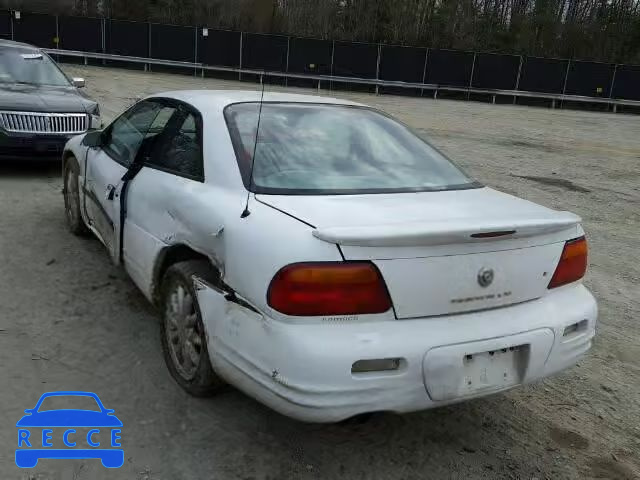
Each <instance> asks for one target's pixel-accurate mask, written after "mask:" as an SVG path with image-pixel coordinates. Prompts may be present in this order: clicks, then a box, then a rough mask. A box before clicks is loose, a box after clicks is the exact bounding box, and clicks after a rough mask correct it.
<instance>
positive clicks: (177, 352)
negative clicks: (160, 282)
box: [165, 284, 202, 380]
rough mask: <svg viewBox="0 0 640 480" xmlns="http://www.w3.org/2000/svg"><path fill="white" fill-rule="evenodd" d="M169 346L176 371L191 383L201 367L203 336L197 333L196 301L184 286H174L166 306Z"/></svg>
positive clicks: (166, 329) (166, 327)
mask: <svg viewBox="0 0 640 480" xmlns="http://www.w3.org/2000/svg"><path fill="white" fill-rule="evenodd" d="M165 308H166V311H165V319H166V322H167V325H166V326H165V332H166V335H167V336H168V337H169V338H167V344H168V345H169V350H170V352H171V358H172V359H173V361H174V363H175V365H176V369H177V370H178V372H179V373H180V375H181V376H182V377H183V378H184V379H185V380H191V379H192V378H193V376H194V375H195V373H196V370H197V368H198V365H199V364H200V355H201V354H202V332H199V331H198V330H199V329H198V322H197V314H196V309H195V306H194V303H193V297H192V296H191V294H190V293H189V292H188V291H187V289H186V288H185V286H184V285H181V284H174V288H173V290H172V292H171V293H170V294H169V297H168V302H167V305H166V306H165Z"/></svg>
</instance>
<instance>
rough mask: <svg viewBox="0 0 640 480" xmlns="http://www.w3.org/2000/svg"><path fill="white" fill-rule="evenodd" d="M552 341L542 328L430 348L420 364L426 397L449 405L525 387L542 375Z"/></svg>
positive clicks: (550, 336) (548, 331)
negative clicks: (456, 401)
mask: <svg viewBox="0 0 640 480" xmlns="http://www.w3.org/2000/svg"><path fill="white" fill-rule="evenodd" d="M554 337H555V335H554V332H553V331H552V330H551V329H547V328H542V329H538V330H531V331H528V332H523V333H519V334H515V335H510V336H504V337H499V338H492V339H487V340H479V341H475V342H468V343H464V342H463V343H456V344H451V345H442V346H438V347H433V348H431V349H430V350H428V351H427V352H426V354H425V356H424V358H423V360H422V373H423V379H424V386H425V389H426V393H427V394H428V395H429V398H431V400H433V401H436V402H444V401H447V402H449V401H454V400H458V399H464V398H472V397H477V396H481V395H485V394H489V393H495V392H499V391H501V390H506V389H508V388H511V387H513V386H516V385H519V384H523V383H528V382H530V381H532V380H534V379H536V378H538V377H540V376H541V375H542V374H543V372H544V365H545V361H546V359H547V358H548V356H549V352H550V350H551V347H552V345H553V341H554ZM503 350H506V352H505V351H503ZM490 352H493V355H491V353H490ZM496 352H498V353H496ZM469 356H471V358H469ZM505 373H506V377H505ZM469 381H471V384H469Z"/></svg>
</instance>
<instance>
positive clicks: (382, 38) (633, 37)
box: [4, 0, 640, 63]
mask: <svg viewBox="0 0 640 480" xmlns="http://www.w3.org/2000/svg"><path fill="white" fill-rule="evenodd" d="M4 1H5V3H6V2H7V1H9V2H12V3H13V4H16V3H20V4H23V8H24V9H25V10H26V9H28V4H29V3H30V2H29V0H4ZM31 1H35V0H31ZM66 1H67V2H71V3H72V5H71V6H69V5H68V4H67V3H65V0H51V1H50V2H49V4H50V5H51V6H52V7H51V8H57V9H58V10H60V9H63V10H71V13H75V14H80V15H96V16H106V17H112V18H118V19H128V20H142V21H152V22H159V23H173V24H184V25H206V26H208V27H212V28H216V27H218V28H226V29H234V30H243V31H257V32H266V33H280V34H287V35H294V36H308V37H316V38H324V39H335V40H351V41H364V42H381V43H389V44H398V45H415V46H427V47H433V48H454V49H463V50H476V51H490V52H503V53H515V54H526V55H536V56H546V57H563V58H579V59H592V60H600V61H607V62H620V63H640V0H133V1H132V0H66ZM56 2H57V3H56ZM58 13H60V12H58ZM64 13H69V12H68V11H66V12H64Z"/></svg>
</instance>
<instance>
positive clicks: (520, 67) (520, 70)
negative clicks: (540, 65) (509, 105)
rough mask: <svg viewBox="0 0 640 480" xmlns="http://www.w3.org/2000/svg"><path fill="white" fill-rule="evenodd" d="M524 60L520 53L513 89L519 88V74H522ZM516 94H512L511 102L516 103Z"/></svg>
mask: <svg viewBox="0 0 640 480" xmlns="http://www.w3.org/2000/svg"><path fill="white" fill-rule="evenodd" d="M523 62H524V58H523V56H522V55H520V66H519V67H518V76H517V77H516V86H515V88H514V90H520V75H521V74H522V63H523ZM517 98H518V97H517V96H516V95H514V96H513V104H514V105H515V104H516V100H517Z"/></svg>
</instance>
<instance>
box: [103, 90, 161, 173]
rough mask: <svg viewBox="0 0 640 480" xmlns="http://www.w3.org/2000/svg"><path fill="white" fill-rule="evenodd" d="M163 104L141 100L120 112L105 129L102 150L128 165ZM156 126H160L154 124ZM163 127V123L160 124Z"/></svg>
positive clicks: (134, 156)
mask: <svg viewBox="0 0 640 480" xmlns="http://www.w3.org/2000/svg"><path fill="white" fill-rule="evenodd" d="M162 109H163V105H162V104H160V103H158V102H154V101H151V100H143V101H142V102H139V103H137V104H135V105H134V106H133V107H131V109H129V110H128V111H127V112H125V113H124V114H122V115H121V116H120V118H118V119H117V120H116V121H114V122H113V123H112V124H111V127H110V128H109V129H108V130H107V140H106V142H105V145H104V151H105V152H106V153H107V154H108V155H109V156H110V157H111V158H113V159H114V160H115V161H116V162H118V163H120V164H122V165H124V166H125V167H128V166H129V165H131V163H133V161H134V159H135V158H136V155H137V153H138V150H139V149H140V146H141V145H142V142H143V141H144V140H145V137H147V132H149V129H150V128H151V126H152V124H154V125H155V122H154V120H155V119H156V117H157V116H158V113H159V112H160V111H161V110H162ZM155 126H156V128H159V127H160V126H158V125H155ZM162 127H164V125H162Z"/></svg>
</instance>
